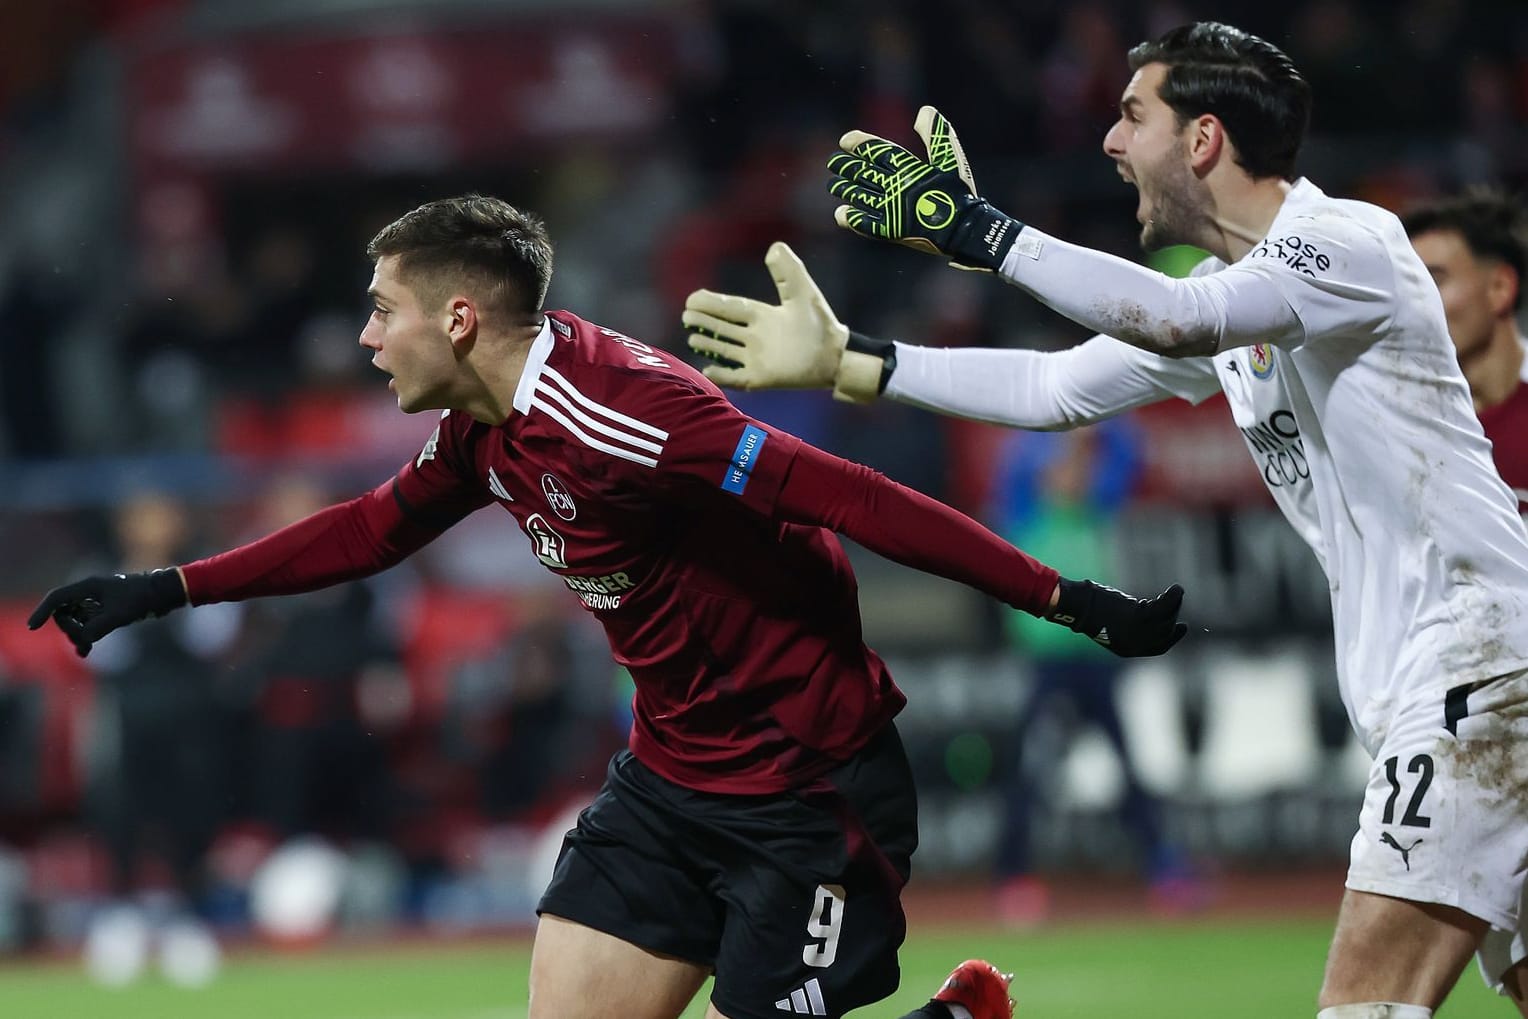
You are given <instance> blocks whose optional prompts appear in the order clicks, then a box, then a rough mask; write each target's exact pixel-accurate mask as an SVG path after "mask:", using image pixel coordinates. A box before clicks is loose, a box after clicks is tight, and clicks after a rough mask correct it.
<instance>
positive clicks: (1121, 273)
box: [887, 180, 1528, 753]
mask: <svg viewBox="0 0 1528 1019" xmlns="http://www.w3.org/2000/svg"><path fill="white" fill-rule="evenodd" d="M1020 241H1021V242H1020V244H1018V245H1016V246H1015V250H1014V252H1013V253H1011V254H1010V256H1009V258H1008V261H1007V262H1006V263H1005V264H1004V267H1003V272H1004V275H1005V276H1006V277H1008V278H1009V280H1010V281H1011V282H1014V283H1016V284H1017V285H1019V286H1021V287H1023V288H1024V289H1026V290H1029V291H1030V292H1031V293H1032V294H1034V295H1035V296H1036V297H1038V298H1040V299H1041V300H1042V301H1044V302H1045V303H1047V304H1050V305H1051V306H1052V307H1055V308H1057V310H1060V311H1063V312H1064V313H1066V314H1068V315H1069V316H1070V317H1072V318H1074V319H1076V320H1078V321H1081V322H1083V323H1084V324H1087V325H1090V326H1092V327H1093V328H1095V329H1098V330H1099V331H1100V332H1106V331H1118V330H1116V329H1111V328H1110V327H1111V326H1116V327H1119V329H1128V328H1129V324H1128V322H1126V323H1124V324H1122V323H1121V322H1119V321H1112V320H1111V316H1133V317H1134V321H1135V322H1137V323H1138V322H1139V321H1140V320H1141V316H1142V315H1143V314H1144V315H1146V316H1158V317H1159V320H1162V321H1173V322H1175V323H1177V322H1182V323H1183V325H1184V326H1185V327H1191V328H1192V327H1203V328H1213V329H1214V330H1215V332H1216V335H1217V336H1218V337H1219V340H1220V345H1219V352H1218V353H1216V354H1214V355H1213V356H1209V357H1190V358H1177V359H1173V358H1167V357H1163V356H1159V355H1157V354H1154V353H1151V352H1148V351H1144V350H1141V349H1138V348H1136V347H1132V346H1129V345H1127V344H1125V343H1122V342H1120V341H1118V340H1114V339H1111V338H1109V337H1108V336H1104V335H1101V336H1098V337H1095V338H1094V339H1092V340H1090V341H1088V342H1087V343H1084V344H1082V345H1080V346H1078V347H1075V348H1073V349H1071V350H1068V351H1065V352H1062V353H1059V354H1041V353H1036V352H1030V351H1012V350H986V351H971V350H937V349H932V348H919V347H909V346H906V345H903V344H898V346H897V370H896V372H895V373H894V374H893V376H892V378H891V381H890V384H889V386H888V388H887V394H888V395H890V396H892V397H894V398H896V399H899V400H903V401H906V402H910V403H915V404H919V405H922V406H926V407H930V408H933V409H937V410H942V411H945V412H949V413H956V414H961V415H963V416H967V417H974V418H978V419H982V420H989V421H996V422H1000V423H1005V424H1013V425H1019V426H1021V427H1029V428H1042V429H1050V428H1065V427H1071V426H1074V425H1077V424H1083V423H1086V422H1088V421H1092V420H1097V419H1098V418H1101V417H1106V416H1109V415H1111V414H1115V413H1118V412H1120V411H1122V410H1126V409H1129V408H1131V407H1137V406H1141V405H1142V404H1146V403H1150V402H1154V401H1157V400H1162V399H1166V398H1168V397H1172V396H1177V397H1181V398H1184V399H1187V400H1190V401H1193V402H1196V403H1197V402H1199V401H1201V400H1203V399H1205V398H1206V397H1208V396H1210V395H1211V394H1213V393H1214V392H1216V391H1217V390H1223V391H1224V392H1225V394H1226V397H1227V400H1228V401H1229V403H1230V406H1231V413H1232V415H1233V416H1234V418H1235V422H1236V425H1237V427H1238V428H1239V429H1240V430H1241V433H1242V435H1243V437H1244V438H1245V440H1246V443H1247V448H1248V451H1249V452H1250V453H1251V454H1252V456H1253V458H1254V459H1255V460H1256V461H1257V465H1258V470H1259V472H1260V473H1261V474H1262V476H1263V480H1264V482H1265V483H1266V484H1267V486H1268V490H1269V491H1270V492H1271V493H1272V494H1273V498H1274V500H1275V501H1276V502H1277V503H1278V505H1279V508H1280V509H1281V510H1282V511H1283V512H1284V515H1285V516H1287V517H1288V518H1289V520H1290V522H1291V523H1292V524H1293V525H1294V527H1295V529H1296V530H1297V531H1299V533H1300V535H1301V536H1302V537H1303V538H1304V539H1305V540H1306V541H1307V542H1309V543H1310V546H1311V548H1312V549H1314V550H1315V553H1316V556H1317V557H1318V559H1319V560H1320V562H1321V565H1322V567H1323V568H1324V569H1325V571H1326V574H1327V577H1328V579H1329V580H1330V583H1331V592H1332V608H1333V619H1334V627H1335V638H1336V647H1337V669H1338V677H1339V682H1340V684H1341V688H1342V696H1343V700H1344V703H1345V704H1346V706H1347V709H1348V714H1349V717H1350V718H1351V720H1352V722H1353V725H1354V728H1355V730H1356V731H1357V733H1358V736H1359V739H1360V740H1361V741H1362V742H1363V743H1364V745H1365V746H1366V747H1368V748H1369V750H1370V752H1371V753H1372V752H1374V750H1375V749H1376V748H1377V747H1378V745H1379V743H1380V742H1381V741H1382V739H1383V738H1384V735H1385V731H1386V728H1387V722H1388V720H1389V719H1390V718H1391V717H1392V714H1393V712H1394V710H1395V709H1396V708H1398V707H1400V706H1402V705H1405V704H1408V703H1415V702H1417V701H1418V700H1419V699H1424V698H1433V697H1436V698H1440V699H1441V697H1442V694H1443V691H1445V690H1446V689H1448V688H1449V687H1453V686H1456V685H1459V684H1462V683H1468V682H1472V681H1477V680H1483V679H1488V678H1491V677H1494V676H1499V675H1502V674H1504V673H1508V672H1512V671H1514V670H1517V669H1521V668H1524V667H1525V666H1528V532H1525V530H1524V524H1523V520H1522V518H1520V517H1519V516H1518V513H1517V508H1516V502H1515V500H1514V498H1513V495H1512V492H1511V490H1510V489H1509V488H1508V487H1507V486H1506V484H1505V483H1504V482H1503V481H1502V480H1501V477H1500V476H1499V475H1498V474H1497V471H1496V468H1495V466H1494V464H1493V463H1492V460H1491V446H1490V443H1489V442H1488V441H1487V440H1486V438H1485V434H1484V432H1483V431H1482V430H1481V426H1480V423H1479V421H1478V420H1477V418H1476V416H1475V413H1474V407H1473V404H1472V403H1471V399H1470V393H1469V389H1468V387H1467V385H1466V384H1465V380H1464V376H1463V375H1462V374H1461V372H1460V370H1459V365H1458V361H1457V359H1456V357H1455V354H1454V347H1453V344H1452V343H1451V341H1450V340H1449V336H1448V331H1447V327H1446V325H1445V322H1444V316H1443V305H1442V301H1441V299H1440V298H1439V296H1438V290H1437V287H1436V286H1435V285H1434V283H1433V281H1432V279H1431V277H1430V276H1429V275H1428V273H1427V270H1426V269H1425V268H1424V267H1423V265H1422V262H1421V260H1420V259H1419V258H1418V257H1417V256H1416V254H1415V253H1414V252H1413V250H1412V248H1411V244H1410V243H1409V241H1408V240H1407V237H1406V234H1405V231H1404V230H1403V229H1402V227H1401V224H1400V222H1399V220H1398V219H1396V217H1395V216H1393V215H1391V214H1390V213H1388V212H1386V211H1384V210H1382V209H1380V208H1378V207H1376V206H1373V205H1368V204H1365V203H1362V202H1354V201H1345V200H1338V199H1333V198H1329V197H1327V196H1326V195H1325V194H1323V193H1322V192H1321V191H1320V190H1319V189H1318V188H1316V187H1315V186H1314V185H1313V184H1310V183H1309V182H1307V181H1305V180H1301V181H1299V182H1297V183H1296V184H1295V185H1294V186H1293V187H1292V188H1291V190H1290V192H1289V194H1288V197H1287V198H1286V200H1285V202H1284V205H1283V207H1282V209H1281V211H1280V212H1279V214H1278V216H1277V218H1276V219H1275V220H1274V222H1273V224H1272V226H1271V228H1270V229H1269V232H1268V235H1267V238H1266V239H1265V240H1264V241H1263V242H1262V243H1261V244H1259V245H1258V246H1257V247H1255V248H1254V249H1253V250H1252V251H1251V252H1249V253H1248V254H1247V255H1246V256H1245V257H1243V258H1242V259H1241V260H1239V261H1238V262H1236V263H1234V264H1233V265H1231V266H1229V267H1228V266H1226V265H1225V264H1224V263H1222V262H1219V261H1218V260H1215V259H1210V260H1208V261H1207V262H1206V263H1204V264H1202V265H1201V266H1200V267H1199V268H1198V269H1197V270H1196V272H1195V274H1194V276H1193V277H1192V278H1190V279H1186V280H1171V279H1168V278H1167V277H1165V276H1161V275H1160V274H1156V273H1150V272H1148V271H1147V270H1144V269H1141V268H1140V267H1139V266H1135V265H1133V263H1129V262H1125V261H1123V260H1120V259H1114V258H1113V257H1112V256H1107V255H1102V254H1100V253H1098V252H1092V251H1089V250H1087V249H1083V248H1078V247H1076V246H1075V245H1068V244H1066V243H1065V242H1061V241H1058V240H1056V239H1055V238H1051V237H1047V236H1045V235H1043V234H1040V233H1038V232H1037V231H1032V230H1030V228H1026V229H1025V231H1024V234H1022V235H1021V238H1020ZM1077 279H1088V280H1090V281H1091V282H1092V286H1091V287H1090V288H1089V289H1088V290H1086V291H1082V292H1078V288H1077V287H1076V286H1075V284H1074V283H1070V282H1069V281H1075V280H1077ZM1099 294H1108V295H1110V299H1106V300H1100V299H1099V298H1098V297H1097V295H1099ZM1119 295H1126V296H1127V297H1128V298H1129V300H1126V301H1122V300H1120V299H1119ZM1174 316H1176V317H1174ZM1185 318H1186V319H1187V321H1184V319H1185ZM1190 597H1192V592H1191V593H1190Z"/></svg>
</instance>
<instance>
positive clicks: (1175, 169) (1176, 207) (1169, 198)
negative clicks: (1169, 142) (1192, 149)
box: [1141, 143, 1207, 251]
mask: <svg viewBox="0 0 1528 1019" xmlns="http://www.w3.org/2000/svg"><path fill="white" fill-rule="evenodd" d="M1156 178H1157V185H1156V187H1154V188H1152V195H1151V215H1150V216H1149V217H1148V218H1147V220H1146V222H1144V223H1142V224H1141V247H1142V248H1144V249H1145V250H1147V251H1160V250H1161V249H1162V248H1166V247H1171V246H1172V245H1174V244H1193V243H1195V240H1194V238H1195V237H1196V236H1197V235H1198V231H1197V229H1196V227H1197V225H1198V224H1199V222H1200V221H1201V220H1204V219H1206V218H1207V217H1206V216H1205V214H1204V212H1203V211H1201V209H1202V204H1203V203H1202V202H1201V200H1200V197H1201V195H1200V192H1201V191H1202V189H1203V188H1204V184H1203V182H1201V181H1200V180H1199V178H1198V177H1196V176H1194V174H1193V172H1192V171H1191V170H1189V168H1188V163H1187V161H1186V156H1185V152H1184V148H1183V145H1182V143H1179V144H1178V145H1177V146H1176V147H1175V148H1174V149H1173V151H1172V152H1171V153H1169V154H1168V156H1167V158H1165V159H1163V160H1162V164H1161V166H1159V167H1158V168H1157V173H1156Z"/></svg>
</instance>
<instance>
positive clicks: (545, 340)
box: [515, 316, 553, 414]
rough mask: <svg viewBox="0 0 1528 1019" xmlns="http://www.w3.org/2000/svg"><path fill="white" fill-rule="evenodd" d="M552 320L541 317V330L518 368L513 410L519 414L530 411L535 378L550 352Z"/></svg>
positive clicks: (544, 365)
mask: <svg viewBox="0 0 1528 1019" xmlns="http://www.w3.org/2000/svg"><path fill="white" fill-rule="evenodd" d="M552 342H553V340H552V320H551V319H549V318H546V317H545V316H543V317H542V319H541V332H539V333H537V334H536V338H535V339H534V340H532V341H531V349H530V350H529V351H527V352H526V355H525V367H524V368H521V369H520V382H519V384H518V385H516V386H515V410H517V411H519V412H520V413H521V414H529V413H530V412H531V397H533V396H535V395H536V380H537V379H539V378H540V377H541V369H542V368H544V367H546V359H547V358H548V357H550V356H551V354H552Z"/></svg>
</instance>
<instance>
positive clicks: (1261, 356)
mask: <svg viewBox="0 0 1528 1019" xmlns="http://www.w3.org/2000/svg"><path fill="white" fill-rule="evenodd" d="M1247 363H1248V364H1250V365H1251V366H1252V375H1253V377H1255V378H1259V379H1266V378H1268V377H1269V376H1270V375H1272V374H1273V348H1272V347H1270V346H1269V345H1268V344H1266V343H1254V344H1253V345H1252V347H1251V349H1250V350H1249V351H1248V352H1247Z"/></svg>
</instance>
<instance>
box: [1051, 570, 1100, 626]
mask: <svg viewBox="0 0 1528 1019" xmlns="http://www.w3.org/2000/svg"><path fill="white" fill-rule="evenodd" d="M1058 586H1059V588H1060V590H1059V591H1057V593H1056V607H1055V608H1053V609H1051V611H1050V615H1048V616H1046V618H1047V619H1049V620H1050V621H1051V622H1053V623H1060V624H1061V625H1062V626H1065V627H1066V628H1067V629H1069V630H1073V631H1075V632H1077V633H1081V634H1086V635H1088V636H1092V633H1090V632H1089V628H1090V627H1092V629H1093V630H1096V629H1097V627H1096V626H1093V620H1091V619H1090V618H1088V617H1089V616H1090V615H1091V614H1092V613H1091V609H1092V603H1093V598H1092V591H1091V590H1090V587H1091V585H1090V584H1089V583H1088V582H1087V581H1086V580H1067V579H1066V578H1065V577H1062V578H1061V580H1060V583H1059V585H1058Z"/></svg>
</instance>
